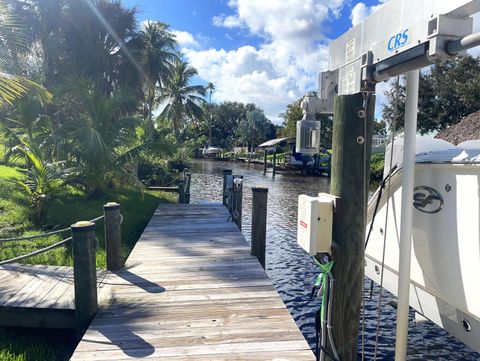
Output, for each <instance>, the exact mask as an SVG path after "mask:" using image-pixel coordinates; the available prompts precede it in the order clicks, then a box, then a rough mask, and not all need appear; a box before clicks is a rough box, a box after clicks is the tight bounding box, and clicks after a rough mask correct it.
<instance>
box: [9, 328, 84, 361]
mask: <svg viewBox="0 0 480 361" xmlns="http://www.w3.org/2000/svg"><path fill="white" fill-rule="evenodd" d="M32 340H35V342H32ZM74 345H75V335H74V332H69V331H65V330H45V329H43V330H36V329H33V330H26V329H13V328H8V329H5V328H0V360H1V361H40V360H42V361H47V360H58V359H60V360H62V359H67V358H68V356H69V353H70V348H71V347H72V346H74Z"/></svg>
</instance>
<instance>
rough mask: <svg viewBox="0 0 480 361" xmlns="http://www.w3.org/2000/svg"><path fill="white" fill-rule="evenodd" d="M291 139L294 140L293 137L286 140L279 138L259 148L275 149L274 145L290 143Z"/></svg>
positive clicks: (268, 141)
mask: <svg viewBox="0 0 480 361" xmlns="http://www.w3.org/2000/svg"><path fill="white" fill-rule="evenodd" d="M290 139H294V138H293V137H286V138H278V139H271V140H267V141H266V142H265V143H262V144H260V145H259V147H260V148H269V147H273V146H274V145H277V144H278V143H281V142H284V141H288V140H290Z"/></svg>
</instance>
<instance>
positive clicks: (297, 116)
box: [282, 98, 333, 148]
mask: <svg viewBox="0 0 480 361" xmlns="http://www.w3.org/2000/svg"><path fill="white" fill-rule="evenodd" d="M302 100H303V98H300V99H297V100H296V101H294V102H293V103H291V104H289V105H287V111H286V112H285V114H283V115H282V116H283V129H282V137H295V136H296V133H297V122H298V121H299V120H302V118H303V113H302V108H300V103H301V102H302ZM315 119H316V120H318V121H320V142H321V143H322V145H323V146H324V147H325V148H331V147H332V134H333V116H331V115H328V114H315Z"/></svg>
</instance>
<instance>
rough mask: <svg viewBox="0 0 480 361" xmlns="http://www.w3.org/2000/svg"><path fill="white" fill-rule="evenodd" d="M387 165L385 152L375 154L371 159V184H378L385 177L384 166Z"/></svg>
mask: <svg viewBox="0 0 480 361" xmlns="http://www.w3.org/2000/svg"><path fill="white" fill-rule="evenodd" d="M384 165H385V156H384V155H383V154H373V155H372V158H371V159H370V185H372V186H378V185H379V184H380V183H381V182H382V179H383V167H384Z"/></svg>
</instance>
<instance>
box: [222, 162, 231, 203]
mask: <svg viewBox="0 0 480 361" xmlns="http://www.w3.org/2000/svg"><path fill="white" fill-rule="evenodd" d="M228 175H232V170H231V169H224V170H223V193H222V203H223V205H224V206H226V205H227V192H226V191H227V176H228Z"/></svg>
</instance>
